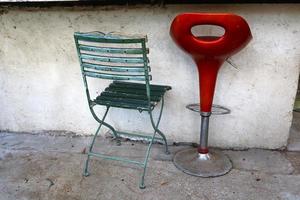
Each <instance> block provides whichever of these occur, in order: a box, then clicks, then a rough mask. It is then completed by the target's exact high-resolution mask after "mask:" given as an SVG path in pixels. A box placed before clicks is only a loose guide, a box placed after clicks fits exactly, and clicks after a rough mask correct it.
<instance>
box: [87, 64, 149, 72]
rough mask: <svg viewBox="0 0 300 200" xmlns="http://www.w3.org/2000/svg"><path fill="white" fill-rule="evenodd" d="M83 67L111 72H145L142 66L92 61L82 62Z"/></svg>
mask: <svg viewBox="0 0 300 200" xmlns="http://www.w3.org/2000/svg"><path fill="white" fill-rule="evenodd" d="M82 66H83V67H84V68H89V69H95V70H101V71H113V72H143V73H144V72H145V69H144V67H128V66H108V65H99V64H92V63H85V62H83V63H82Z"/></svg>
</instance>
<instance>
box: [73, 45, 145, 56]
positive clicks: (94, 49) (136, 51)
mask: <svg viewBox="0 0 300 200" xmlns="http://www.w3.org/2000/svg"><path fill="white" fill-rule="evenodd" d="M79 49H80V50H82V51H92V52H97V53H118V54H143V53H144V50H143V49H142V48H115V47H96V46H90V45H83V44H80V45H79ZM145 53H147V54H148V53H149V49H148V48H147V49H146V52H145Z"/></svg>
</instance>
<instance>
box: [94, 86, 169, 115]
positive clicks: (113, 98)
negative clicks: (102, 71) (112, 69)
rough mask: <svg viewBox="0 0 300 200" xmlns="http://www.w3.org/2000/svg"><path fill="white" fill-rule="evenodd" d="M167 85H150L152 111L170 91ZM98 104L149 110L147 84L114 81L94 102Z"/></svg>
mask: <svg viewBox="0 0 300 200" xmlns="http://www.w3.org/2000/svg"><path fill="white" fill-rule="evenodd" d="M170 89H171V87H170V86H166V85H150V94H151V98H150V99H151V102H150V106H151V107H150V109H151V110H152V109H153V108H154V107H155V105H156V104H157V103H158V102H159V101H160V100H161V98H162V97H163V95H164V94H165V92H166V91H168V90H170ZM94 102H95V103H96V104H99V105H105V106H111V107H119V108H127V109H136V110H139V111H144V110H149V108H148V98H147V92H146V84H141V83H132V82H122V81H114V82H113V83H111V84H110V85H109V86H108V87H107V88H105V91H103V92H102V93H101V94H100V95H99V96H98V97H96V99H95V100H94Z"/></svg>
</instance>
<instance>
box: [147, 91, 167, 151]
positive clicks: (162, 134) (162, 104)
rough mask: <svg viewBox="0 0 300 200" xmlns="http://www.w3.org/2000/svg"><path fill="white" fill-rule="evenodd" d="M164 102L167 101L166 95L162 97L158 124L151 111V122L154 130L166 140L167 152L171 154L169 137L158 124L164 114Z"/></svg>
mask: <svg viewBox="0 0 300 200" xmlns="http://www.w3.org/2000/svg"><path fill="white" fill-rule="evenodd" d="M164 102H165V101H164V97H162V101H161V107H160V112H159V116H158V119H157V122H156V124H155V123H154V119H153V116H152V112H151V111H150V113H149V114H150V119H151V124H152V127H153V129H154V131H155V132H157V133H158V134H159V135H160V136H161V137H162V139H163V140H164V143H165V153H166V154H170V152H169V148H168V143H167V138H166V136H165V134H164V133H163V132H162V131H161V130H159V129H158V126H159V123H160V120H161V116H162V112H163V109H164Z"/></svg>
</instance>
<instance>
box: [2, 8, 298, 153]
mask: <svg viewBox="0 0 300 200" xmlns="http://www.w3.org/2000/svg"><path fill="white" fill-rule="evenodd" d="M6 11H7V12H6ZM6 11H5V12H0V13H1V15H0V27H1V28H0V91H1V92H0V108H1V112H0V130H10V131H26V132H36V131H41V130H64V131H73V132H76V133H78V134H92V133H93V132H94V130H95V128H96V125H97V124H96V123H95V121H94V119H93V118H92V116H91V115H90V113H89V110H88V106H87V102H86V98H85V94H84V90H83V84H82V79H81V74H80V69H79V64H78V60H77V57H76V50H75V46H74V42H73V32H74V31H92V30H100V31H103V32H110V31H121V32H126V33H143V34H148V37H149V47H150V49H151V50H150V51H151V52H150V60H151V66H152V74H153V77H154V79H153V82H155V83H164V84H170V85H171V86H173V90H172V91H171V92H169V93H168V94H167V97H166V108H165V112H164V116H163V119H162V122H161V129H162V130H163V131H164V132H165V133H166V135H167V137H168V138H170V139H172V140H175V141H194V142H197V141H198V137H199V134H198V133H199V126H200V124H199V123H200V118H199V116H198V115H197V114H195V113H193V112H191V111H189V110H187V109H186V108H185V105H186V104H188V103H194V102H198V78H197V73H196V67H195V65H194V63H193V61H192V60H191V59H190V57H189V56H187V55H185V54H184V53H183V52H182V51H181V50H179V49H178V48H177V47H176V46H175V44H174V43H173V42H172V40H171V39H170V37H169V26H170V22H171V21H172V19H173V18H174V17H175V16H176V15H177V14H178V13H181V12H233V13H236V14H239V15H242V16H243V17H244V18H245V19H246V20H247V21H248V22H249V25H250V27H251V29H252V33H253V40H252V41H251V43H250V44H249V45H248V46H247V47H246V48H245V49H244V50H243V51H241V52H240V53H239V54H237V55H235V56H234V57H232V61H233V62H234V64H235V65H236V66H237V68H234V67H232V66H230V65H229V64H224V66H223V67H222V69H221V70H220V73H219V77H218V83H217V89H216V95H215V100H214V102H215V103H216V104H220V105H224V106H227V107H229V108H230V109H231V110H232V113H231V114H230V115H224V116H214V117H212V119H211V126H210V128H211V129H210V144H211V145H212V146H219V147H263V148H279V147H282V146H284V145H286V142H287V138H288V133H289V128H290V125H291V118H292V107H293V101H294V97H295V93H296V87H297V79H298V75H299V64H300V23H299V21H300V5H209V6H208V5H207V6H206V5H197V6H196V5H191V6H186V5H180V6H167V7H166V8H158V7H149V6H142V7H98V8H65V9H64V8H51V9H31V10H29V9H27V10H26V9H8V10H6ZM105 84H106V82H105V81H103V82H101V81H100V82H96V81H92V82H91V85H92V87H94V88H103V87H104V86H105ZM100 112H102V111H100ZM108 117H109V121H110V122H112V123H113V124H115V125H116V127H117V128H119V127H124V126H125V129H127V130H138V131H142V132H149V131H150V130H151V129H150V124H149V122H148V117H147V115H146V114H139V113H138V112H136V111H129V112H128V111H127V110H126V111H124V110H117V109H115V110H113V112H112V113H111V115H109V116H108ZM139 117H142V118H139ZM123 129H124V128H123Z"/></svg>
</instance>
